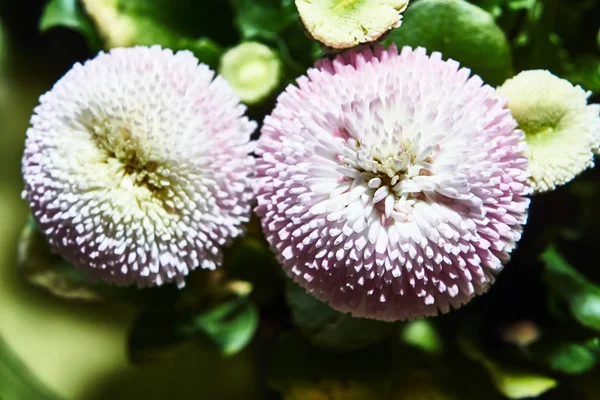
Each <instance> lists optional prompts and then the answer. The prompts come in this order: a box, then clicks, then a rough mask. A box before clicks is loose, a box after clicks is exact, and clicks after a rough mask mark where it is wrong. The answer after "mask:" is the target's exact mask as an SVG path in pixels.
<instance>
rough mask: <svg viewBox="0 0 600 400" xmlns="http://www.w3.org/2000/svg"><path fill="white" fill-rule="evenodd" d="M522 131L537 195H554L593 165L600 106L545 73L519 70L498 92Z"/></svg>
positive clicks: (598, 138) (599, 131) (598, 142)
mask: <svg viewBox="0 0 600 400" xmlns="http://www.w3.org/2000/svg"><path fill="white" fill-rule="evenodd" d="M497 92H498V94H499V95H500V96H504V97H506V98H507V99H508V108H510V110H511V112H512V115H513V117H514V118H515V119H516V120H517V122H518V123H519V129H522V130H523V131H524V132H525V140H526V141H527V156H528V157H529V166H530V169H531V178H530V184H531V186H532V187H533V188H534V189H535V191H536V192H546V191H549V190H554V189H555V188H556V186H560V185H564V184H565V183H567V182H569V181H571V180H572V179H573V178H575V177H576V176H577V175H579V174H580V173H581V172H583V171H584V170H586V169H587V168H590V167H593V166H594V154H596V153H598V150H600V105H598V104H588V98H589V97H590V95H591V92H586V91H585V90H583V89H582V88H581V87H580V86H573V85H572V84H571V83H570V82H569V81H567V80H565V79H561V78H559V77H557V76H555V75H552V74H551V73H550V72H549V71H545V70H533V71H523V72H521V73H520V74H518V75H517V76H515V77H514V78H512V79H509V80H507V81H506V82H505V83H504V84H503V85H502V86H500V87H499V88H498V89H497Z"/></svg>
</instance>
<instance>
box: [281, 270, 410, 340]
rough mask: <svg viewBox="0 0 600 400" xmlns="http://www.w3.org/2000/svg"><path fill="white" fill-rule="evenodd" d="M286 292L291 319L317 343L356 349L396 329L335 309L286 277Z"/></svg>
mask: <svg viewBox="0 0 600 400" xmlns="http://www.w3.org/2000/svg"><path fill="white" fill-rule="evenodd" d="M286 293H287V300H288V305H289V306H290V308H291V309H292V317H293V320H294V323H295V324H296V325H297V326H298V327H299V328H300V330H301V331H302V332H303V334H304V335H305V336H306V338H307V339H308V340H309V341H310V342H311V343H313V344H314V345H316V346H319V347H323V348H327V349H332V350H337V351H348V350H357V349H360V348H363V347H366V346H368V345H371V344H373V343H377V342H379V341H381V340H382V339H384V338H386V337H388V336H390V335H391V334H392V333H393V332H395V331H396V330H397V329H398V326H397V325H396V324H393V323H390V322H382V321H376V320H373V319H365V318H354V317H352V316H351V315H350V314H346V313H342V312H339V311H336V310H334V309H332V308H331V307H330V306H329V305H327V304H325V303H323V302H322V301H319V300H317V299H316V298H315V297H314V296H313V295H311V294H309V293H307V292H306V290H305V289H304V288H302V287H300V286H299V285H297V284H295V283H293V282H292V281H289V283H288V285H287V292H286Z"/></svg>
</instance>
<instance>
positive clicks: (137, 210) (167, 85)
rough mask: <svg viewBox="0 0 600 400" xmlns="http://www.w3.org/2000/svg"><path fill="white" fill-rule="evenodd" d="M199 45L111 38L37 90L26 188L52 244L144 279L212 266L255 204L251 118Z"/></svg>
mask: <svg viewBox="0 0 600 400" xmlns="http://www.w3.org/2000/svg"><path fill="white" fill-rule="evenodd" d="M244 111H245V108H244V106H242V105H240V103H239V99H238V98H237V97H236V95H235V94H234V92H233V90H232V89H231V88H230V86H229V85H228V84H227V83H226V82H225V80H223V79H222V78H220V77H215V74H214V72H213V71H211V70H210V69H209V68H208V67H207V66H205V65H203V64H199V63H198V60H197V59H196V58H195V57H194V56H193V55H192V53H190V52H187V51H183V52H178V53H176V54H174V53H173V52H172V51H170V50H167V49H161V48H160V47H158V46H153V47H151V48H147V47H135V48H128V49H120V48H119V49H113V50H112V51H111V52H110V53H100V54H99V55H98V56H97V57H96V58H94V59H93V60H90V61H87V62H86V63H85V64H83V65H81V64H76V65H75V66H74V67H73V68H72V69H71V70H70V71H69V72H68V73H67V74H66V75H65V76H64V77H63V78H62V79H61V80H59V81H58V82H57V83H56V84H55V85H54V87H53V88H52V90H50V91H49V92H48V93H46V94H44V95H43V96H42V97H41V98H40V104H39V106H38V107H37V108H36V109H35V113H34V115H33V117H32V119H31V127H30V129H29V130H28V132H27V140H26V144H25V154H24V157H23V176H24V180H25V190H24V192H23V196H24V198H25V199H26V200H27V201H28V203H29V205H30V207H31V210H32V212H33V216H34V218H35V220H36V221H37V223H38V224H39V226H40V228H41V229H42V230H43V232H44V233H45V234H46V236H47V238H48V241H49V242H50V244H51V246H52V248H53V249H54V250H55V251H56V252H58V253H59V254H60V255H62V256H63V257H65V258H66V259H67V260H69V261H70V262H72V263H74V264H75V265H77V266H79V267H82V268H85V269H87V270H88V271H89V272H90V274H91V275H92V276H95V277H98V278H101V279H104V280H106V281H108V282H110V283H114V284H118V285H129V284H137V285H138V286H139V287H145V286H154V285H161V284H163V283H169V282H176V283H177V284H178V285H179V286H182V285H183V284H184V278H185V276H186V275H187V274H188V273H189V272H190V271H191V270H193V269H195V268H205V269H214V268H216V267H218V266H219V265H220V264H221V262H222V246H224V245H227V244H228V243H230V242H231V240H232V239H233V238H235V237H236V236H239V235H241V234H243V231H244V226H243V225H244V223H245V222H247V221H248V219H249V214H250V211H251V202H252V199H253V193H252V189H251V186H252V185H251V180H252V179H253V174H254V159H253V157H251V156H250V155H249V154H250V153H251V152H252V151H253V150H254V148H253V144H254V143H253V142H251V141H250V135H251V134H252V132H253V131H254V130H255V129H256V124H255V123H254V122H251V121H249V120H248V119H247V118H246V117H244V116H243V114H244Z"/></svg>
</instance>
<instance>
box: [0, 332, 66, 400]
mask: <svg viewBox="0 0 600 400" xmlns="http://www.w3.org/2000/svg"><path fill="white" fill-rule="evenodd" d="M0 399H3V400H58V399H59V397H58V396H57V395H56V394H54V393H52V392H51V391H50V389H48V388H47V387H45V386H44V385H43V384H42V383H41V382H39V381H38V379H37V378H36V377H35V376H34V375H33V374H32V373H31V372H30V371H29V370H28V369H27V367H26V366H25V365H24V364H23V363H22V362H21V361H20V360H19V359H18V358H17V356H16V355H15V354H14V353H13V352H12V351H11V350H10V348H9V347H8V346H7V345H6V343H5V342H4V340H3V339H2V337H0Z"/></svg>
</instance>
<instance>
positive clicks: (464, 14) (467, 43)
mask: <svg viewBox="0 0 600 400" xmlns="http://www.w3.org/2000/svg"><path fill="white" fill-rule="evenodd" d="M386 42H394V43H396V45H397V46H398V47H402V46H407V45H408V46H411V47H418V46H422V47H425V48H426V49H427V51H428V53H431V52H432V51H439V52H441V53H442V55H443V56H444V58H445V59H447V58H452V59H454V60H456V61H459V62H460V63H461V64H462V65H463V66H465V67H467V68H470V69H471V70H472V71H473V73H475V74H478V75H480V76H481V78H482V79H483V80H484V81H485V82H486V83H489V84H491V85H497V84H500V83H502V82H504V80H506V79H507V78H509V77H510V76H511V75H512V58H511V53H510V46H509V43H508V41H507V39H506V36H505V35H504V32H502V30H501V29H500V27H499V26H498V25H496V23H495V22H494V18H493V17H492V15H490V14H489V13H487V12H486V11H484V10H482V9H481V8H479V7H477V6H474V5H472V4H469V3H467V2H466V1H463V0H453V1H446V0H421V1H418V2H416V3H414V4H413V5H412V6H409V8H408V9H407V10H406V12H405V15H404V18H403V23H402V26H400V28H397V29H394V30H392V31H391V32H390V34H389V37H388V39H387V41H386ZM484 54H485V56H482V55H484Z"/></svg>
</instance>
